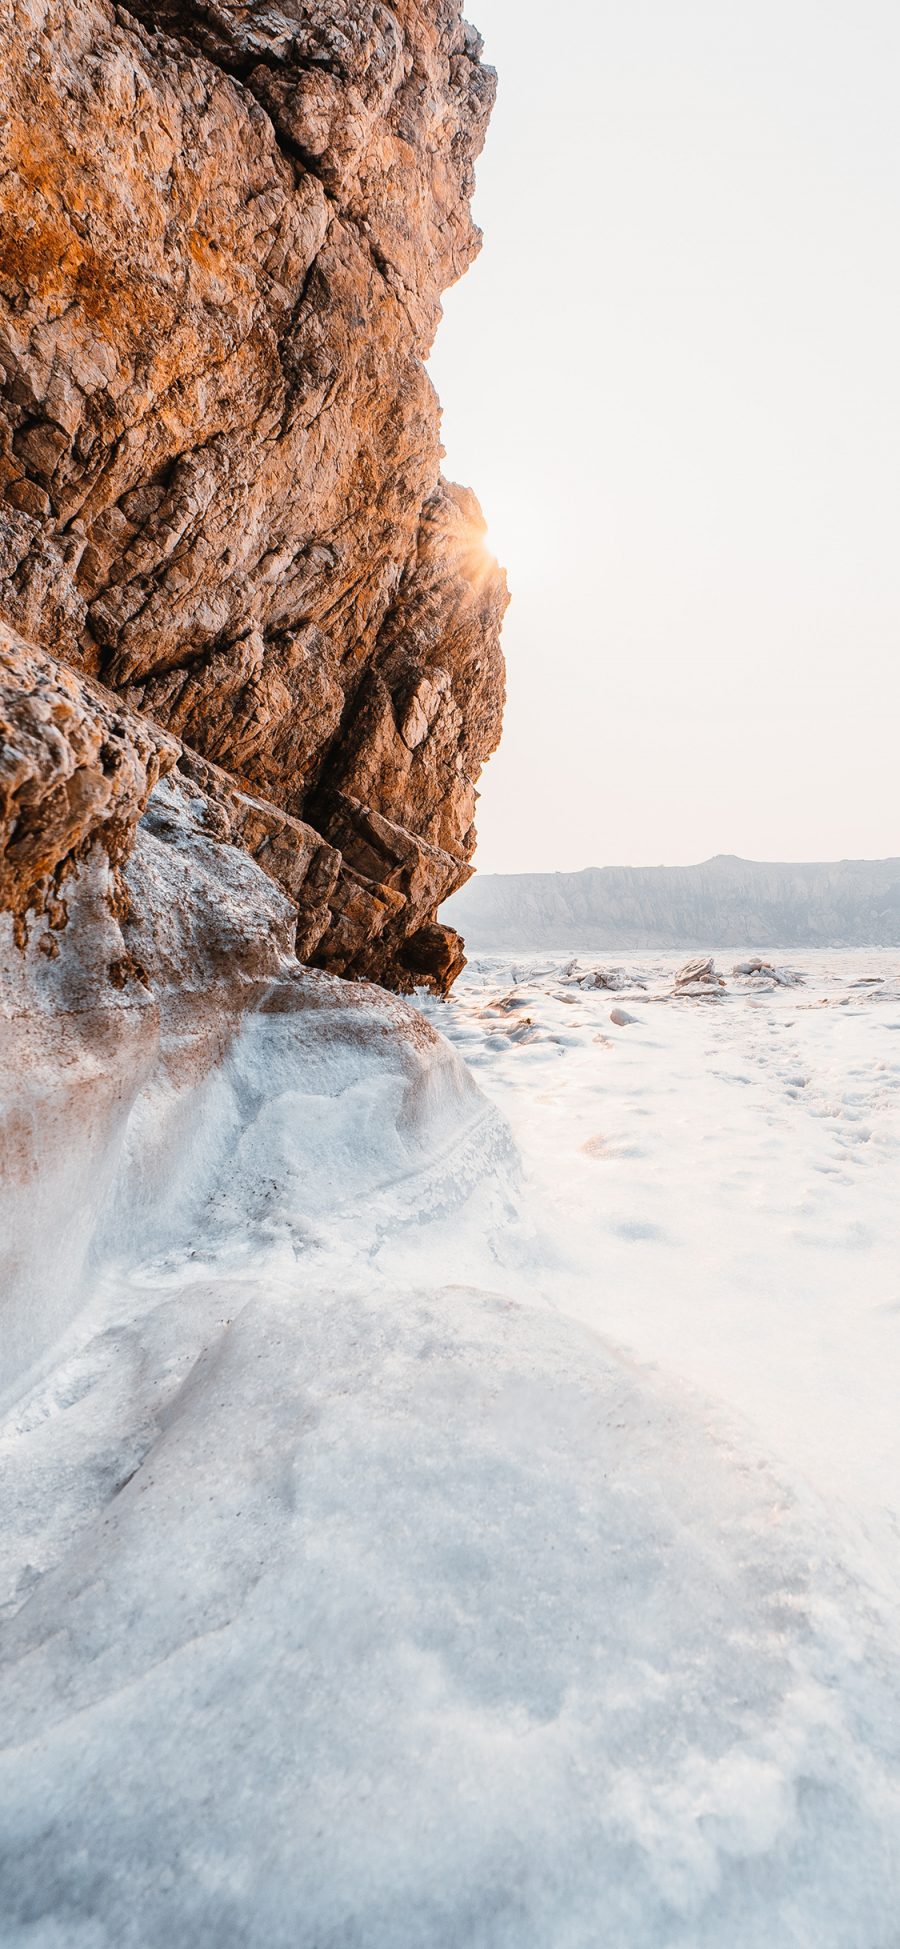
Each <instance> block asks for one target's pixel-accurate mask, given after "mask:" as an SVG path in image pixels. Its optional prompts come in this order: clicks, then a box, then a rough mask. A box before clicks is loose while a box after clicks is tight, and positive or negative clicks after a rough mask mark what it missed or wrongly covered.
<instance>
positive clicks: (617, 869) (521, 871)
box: [451, 852, 900, 898]
mask: <svg viewBox="0 0 900 1949" xmlns="http://www.w3.org/2000/svg"><path fill="white" fill-rule="evenodd" d="M717 860H735V861H737V863H738V865H740V866H895V865H896V866H897V867H900V853H883V854H876V853H844V854H842V855H840V856H837V855H836V856H835V858H834V859H751V858H750V856H749V854H747V853H722V852H719V853H707V854H706V856H705V857H704V858H703V859H687V860H665V859H648V860H638V861H635V860H627V859H607V860H587V861H586V862H585V864H584V866H510V867H498V866H485V867H480V869H479V877H480V878H481V879H484V878H486V877H488V876H490V875H491V874H495V875H503V874H509V875H513V874H516V875H527V876H534V875H537V874H543V873H561V874H572V873H678V872H685V871H686V870H687V869H689V868H690V867H698V866H713V865H715V863H716V861H717ZM451 897H454V898H455V896H451Z"/></svg>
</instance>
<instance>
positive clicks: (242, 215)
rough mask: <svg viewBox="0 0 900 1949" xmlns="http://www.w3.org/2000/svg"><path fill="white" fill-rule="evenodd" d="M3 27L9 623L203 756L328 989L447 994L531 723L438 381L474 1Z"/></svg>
mask: <svg viewBox="0 0 900 1949" xmlns="http://www.w3.org/2000/svg"><path fill="white" fill-rule="evenodd" d="M0 23H2V31H3V46H4V64H3V80H2V84H0V86H2V92H3V97H4V99H3V109H4V117H3V144H4V149H5V154H4V161H3V171H2V175H0V368H2V372H0V377H2V395H0V614H2V615H3V616H5V618H6V619H7V621H8V623H9V624H10V625H11V626H12V628H13V629H14V630H15V631H17V632H18V635H19V638H20V639H24V640H25V641H26V643H27V645H28V646H29V648H28V649H27V651H26V652H25V654H26V656H31V657H32V658H34V657H35V656H37V657H38V658H39V657H40V654H41V653H43V656H44V658H45V660H46V658H47V657H48V656H49V657H51V658H52V659H54V660H56V661H62V662H64V663H65V664H67V665H68V666H70V667H71V669H72V670H74V671H77V672H78V673H79V676H80V677H81V679H82V680H84V681H86V682H87V683H88V684H89V685H91V686H92V688H91V690H90V693H89V694H90V696H91V697H92V698H93V699H94V700H96V709H97V712H98V726H100V727H103V726H106V725H107V723H108V721H109V720H110V713H112V715H113V717H114V716H115V715H116V713H117V712H121V711H122V708H123V707H124V710H125V711H127V712H128V713H129V715H128V717H127V720H126V718H125V717H124V716H123V717H122V720H121V721H122V722H123V723H125V722H126V721H127V724H128V726H129V727H130V728H129V730H128V734H127V735H128V738H129V739H131V740H132V742H133V745H134V753H135V754H138V753H139V751H142V750H143V746H142V744H141V738H144V739H145V740H146V741H148V744H147V749H148V752H149V749H150V747H151V746H152V747H153V749H154V750H157V751H162V750H165V751H167V752H170V751H171V750H172V749H176V751H177V753H178V754H179V755H178V756H177V762H178V765H179V769H180V770H182V772H183V775H184V776H186V777H189V778H192V779H193V780H194V782H195V783H198V786H199V789H202V790H204V791H205V792H206V794H207V796H208V797H209V798H210V800H211V802H212V801H217V802H218V803H219V806H220V814H219V815H216V814H215V812H211V813H210V817H211V819H215V817H216V816H219V817H220V824H221V827H222V832H223V834H224V833H225V831H227V833H228V835H229V837H230V838H238V839H239V840H240V841H241V843H246V844H248V845H249V847H250V849H251V850H252V851H254V852H256V853H257V855H258V856H259V857H260V859H261V863H263V864H266V865H267V868H268V870H269V871H270V872H273V873H274V876H275V877H276V878H278V879H279V880H280V883H281V884H282V886H283V887H284V888H285V889H286V890H287V891H288V892H289V893H290V895H291V897H292V898H294V899H295V901H296V902H297V907H298V934H297V942H298V949H299V951H300V952H301V954H303V955H304V956H305V957H307V958H313V959H315V960H316V961H317V962H318V963H319V964H320V965H321V966H323V967H327V968H329V969H332V970H333V971H335V972H338V973H343V974H350V975H357V974H365V975H370V976H374V977H375V978H377V979H379V980H381V981H384V982H386V983H388V984H390V985H393V986H396V987H401V988H403V987H409V986H411V985H412V984H413V983H414V982H416V981H421V980H424V981H426V982H430V983H431V984H432V985H433V986H436V987H438V988H444V987H446V985H447V984H448V983H449V981H450V980H451V979H452V977H453V974H454V973H455V971H456V970H457V969H458V967H459V965H461V948H460V944H459V942H458V939H457V937H456V936H455V935H454V934H453V932H452V930H448V929H446V928H444V927H442V926H441V925H440V923H438V922H437V921H436V912H437V908H438V906H439V905H440V902H441V901H442V900H443V899H444V898H445V897H446V896H447V895H448V894H449V893H451V892H452V891H453V890H454V889H455V888H457V887H459V886H460V885H462V883H463V882H464V881H465V879H466V878H467V877H468V875H469V872H470V870H471V869H470V864H469V862H470V859H471V855H472V851H473V847H474V826H473V815H474V807H475V796H476V795H475V782H476V779H477V776H478V772H479V769H480V766H481V765H482V763H483V762H484V760H485V758H486V757H487V756H488V754H489V753H490V751H491V750H492V749H493V748H494V746H495V744H496V742H497V738H498V736H499V728H500V713H501V708H502V694H503V673H502V659H501V654H500V649H499V629H500V623H501V620H502V615H503V611H504V608H505V604H506V590H505V583H504V580H503V577H502V575H501V573H500V571H499V570H498V569H497V566H496V563H495V562H494V561H493V560H492V558H491V557H490V555H489V554H488V553H487V551H486V549H485V547H484V539H483V537H484V524H483V522H482V519H481V515H480V512H479V509H478V506H477V503H476V502H475V501H474V499H473V497H472V496H471V495H470V494H469V493H467V492H466V491H464V490H462V489H460V488H457V487H454V486H452V485H451V484H449V483H447V482H445V481H443V480H442V479H441V477H440V471H439V459H440V440H439V409H438V404H437V401H436V398H435V395H434V392H433V389H432V387H431V384H430V381H429V379H428V376H427V372H426V369H425V360H426V357H427V354H428V350H429V347H430V344H431V341H432V337H433V334H434V330H435V327H436V324H437V320H438V318H439V315H440V294H441V292H442V290H443V289H444V288H445V287H446V286H447V285H448V284H449V283H450V282H452V280H453V279H455V278H456V277H458V276H459V275H460V274H461V272H462V271H464V270H465V268H466V266H467V265H468V263H469V262H470V260H471V258H472V256H473V254H474V252H475V250H476V249H477V247H478V241H479V238H478V232H477V231H476V229H475V228H474V226H473V224H472V221H471V218H470V214H469V198H470V194H471V190H472V180H473V178H472V170H473V163H474V159H475V157H476V156H477V153H478V151H479V149H480V146H481V143H482V141H483V137H484V132H485V127H486V123H487V118H488V115H489V112H490V108H491V104H492V101H493V93H494V77H493V73H492V71H491V70H490V69H488V68H486V67H485V66H484V65H483V64H482V62H481V59H480V52H481V49H480V42H479V40H478V37H477V35H476V34H475V33H474V32H473V30H472V29H471V28H469V27H468V26H467V25H466V24H465V23H464V22H462V21H461V19H460V17H459V9H458V0H427V4H426V5H424V6H422V5H421V4H419V0H393V4H392V5H391V6H387V5H382V4H381V3H380V0H333V4H329V5H328V6H327V7H326V6H323V5H321V4H320V0H288V4H287V5H286V6H284V7H282V8H280V9H278V10H274V9H272V8H270V7H268V6H265V5H263V4H262V3H261V0H260V3H259V4H252V3H251V4H249V5H242V6H240V7H238V6H237V5H231V4H222V5H219V4H216V5H208V4H200V0H198V4H196V5H192V4H191V3H190V0H183V3H182V0H170V3H169V4H166V5H163V6H161V7H153V8H151V7H149V6H145V5H144V4H142V0H136V4H135V5H134V6H133V7H132V8H131V9H130V10H129V11H126V10H125V9H124V8H122V7H113V6H111V5H108V4H106V3H105V0H34V4H33V5H30V6H29V7H28V8H27V9H24V10H23V9H21V8H18V9H17V8H13V7H12V6H11V5H7V3H6V0H0ZM42 667H44V668H46V662H45V664H44V666H42ZM31 669H32V665H23V671H24V672H25V677H26V688H27V684H28V682H30V680H31V679H30V676H29V675H28V673H29V672H30V670H31ZM61 681H64V683H65V682H68V679H65V680H62V679H61ZM67 694H74V693H67ZM79 695H80V696H81V697H82V698H84V697H86V696H87V695H88V692H87V691H82V692H81V693H79ZM148 720H149V723H148ZM140 723H145V724H147V729H146V731H145V732H143V733H139V732H137V731H136V730H135V729H134V726H135V725H136V724H140ZM154 727H159V728H158V729H157V728H154ZM160 732H164V733H168V734H169V735H170V737H172V738H174V739H175V740H176V745H175V746H174V747H173V746H171V745H169V744H166V743H165V740H164V739H162V738H161V737H160ZM97 735H98V738H99V739H100V742H101V743H102V742H103V740H104V739H105V737H106V732H105V730H103V729H102V728H101V729H98V734H97ZM98 749H99V745H98ZM132 762H133V763H134V764H137V765H138V768H139V767H140V764H141V763H143V759H142V758H140V757H139V756H137V755H135V757H134V759H133V761H132V760H129V763H132ZM204 767H205V768H206V769H204ZM148 778H149V774H148ZM101 797H102V795H101ZM104 803H105V802H104ZM248 806H250V807H251V808H253V809H252V811H248V810H247V807H248ZM97 815H98V816H97V820H96V825H97V828H98V829H99V827H100V825H106V826H108V825H109V816H108V814H106V815H103V803H101V801H100V800H98V801H97ZM101 815H103V816H101ZM125 823H126V824H127V821H126V822H125ZM79 830H80V829H79ZM124 830H125V825H124V824H123V825H122V832H123V833H124ZM85 836H86V834H85V833H82V834H81V836H80V837H76V836H75V829H74V828H73V841H72V845H73V847H77V845H78V844H81V843H82V841H83V838H84V837H85ZM263 841H265V844H264V845H263ZM261 846H262V847H263V851H262V852H260V850H259V849H260V847H261ZM69 850H70V851H71V850H72V848H70V849H69ZM57 863H58V862H54V864H53V867H52V870H53V871H55V870H56V864H57ZM49 870H51V869H50V868H48V871H49ZM17 897H18V896H17Z"/></svg>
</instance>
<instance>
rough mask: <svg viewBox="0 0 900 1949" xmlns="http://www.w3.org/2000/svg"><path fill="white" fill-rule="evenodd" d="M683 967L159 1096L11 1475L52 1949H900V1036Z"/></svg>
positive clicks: (356, 1027) (262, 1022)
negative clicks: (696, 976) (432, 1036)
mask: <svg viewBox="0 0 900 1949" xmlns="http://www.w3.org/2000/svg"><path fill="white" fill-rule="evenodd" d="M675 965H676V963H675V962H674V961H671V960H670V961H665V960H660V959H659V958H656V959H651V958H650V957H639V958H637V959H635V960H634V961H632V962H630V963H629V966H628V968H627V970H626V971H625V973H624V975H623V977H622V980H621V985H620V986H619V987H618V988H617V989H615V990H610V989H606V988H598V987H595V986H590V985H585V976H587V978H588V981H591V980H594V979H596V976H595V974H594V973H593V966H594V964H592V965H591V966H590V967H589V966H588V965H587V964H582V965H581V966H578V965H575V966H572V964H571V957H567V958H564V957H558V958H556V959H552V958H551V959H545V960H543V961H541V962H540V963H537V962H535V963H533V964H531V965H528V966H526V965H522V964H519V965H513V964H511V963H509V962H500V961H497V960H496V959H491V960H484V961H482V962H479V963H478V964H477V965H476V966H475V967H473V968H471V969H470V970H469V971H468V972H467V974H466V976H465V977H464V979H463V981H462V983H461V984H460V986H459V988H458V989H457V991H456V995H455V998H454V1000H453V1001H452V1002H451V1003H450V1004H448V1005H446V1006H438V1005H429V1006H428V1007H427V1008H426V1011H425V1012H426V1013H427V1014H428V1015H429V1016H430V1017H431V1019H432V1020H433V1021H435V1022H436V1023H437V1024H438V1025H439V1026H440V1028H441V1029H442V1030H443V1031H444V1032H445V1034H446V1035H448V1036H449V1038H450V1041H451V1043H452V1044H453V1045H455V1047H456V1048H457V1050H458V1051H459V1053H460V1054H461V1055H463V1056H464V1057H465V1059H466V1062H467V1064H468V1065H469V1073H468V1074H467V1072H466V1071H465V1070H464V1069H463V1068H462V1067H461V1066H460V1065H459V1064H458V1063H457V1062H455V1061H454V1059H453V1057H452V1055H451V1053H450V1051H449V1050H447V1049H446V1048H445V1047H443V1046H442V1045H440V1044H434V1043H430V1042H429V1041H428V1039H427V1036H425V1034H424V1031H423V1032H422V1033H421V1035H420V1036H417V1034H416V1029H415V1019H414V1018H410V1026H409V1027H408V1028H407V1029H406V1030H405V1031H404V1032H403V1035H400V1033H399V1031H398V1030H397V1029H396V1027H392V1022H391V1019H390V1018H389V1016H384V1017H382V1016H380V1015H379V1014H378V1011H377V1009H376V1010H375V1011H374V1012H373V1013H372V1014H371V1015H367V1014H366V1012H365V1011H364V1010H363V1011H361V1012H360V1015H359V1018H358V1020H355V1018H354V1014H353V1011H352V1010H347V1009H346V1008H345V1009H343V1010H342V1009H341V1008H340V1007H335V1006H333V1005H332V1001H333V997H332V995H331V991H329V990H326V991H325V996H324V1001H323V1003H321V1004H317V1006H316V1008H315V1009H314V1010H313V1012H312V1014H309V1013H307V1012H305V1011H304V1010H302V1009H301V1011H300V1013H299V1014H294V1015H285V1014H284V1013H279V1012H277V1011H276V1012H269V1013H268V1014H265V1013H262V1014H257V1015H255V1016H254V1017H252V1018H251V1019H250V1021H249V1022H248V1023H247V1024H246V1025H245V1028H244V1029H243V1030H242V1032H241V1034H240V1036H239V1038H238V1041H237V1044H236V1046H235V1048H234V1049H233V1050H232V1052H231V1053H230V1054H229V1056H228V1057H227V1059H226V1061H225V1062H224V1063H223V1064H222V1065H221V1067H220V1069H219V1070H218V1071H217V1072H216V1073H215V1074H214V1075H213V1076H212V1077H211V1078H209V1079H207V1081H206V1082H205V1083H204V1084H203V1088H202V1091H201V1092H200V1093H198V1094H197V1097H196V1100H195V1099H194V1098H190V1099H189V1100H188V1105H189V1107H188V1109H187V1110H185V1109H184V1108H183V1107H182V1108H181V1109H179V1111H178V1114H177V1117H174V1116H173V1114H172V1107H171V1103H170V1102H168V1101H167V1100H164V1097H165V1092H163V1093H162V1094H160V1092H157V1093H156V1094H154V1092H153V1090H152V1089H151V1090H150V1092H149V1093H148V1094H147V1095H146V1096H145V1098H143V1099H142V1101H141V1104H140V1106H139V1109H140V1115H139V1117H138V1119H137V1125H136V1127H135V1130H134V1132H133V1134H132V1139H131V1141H132V1143H133V1146H134V1154H133V1156H132V1157H131V1160H130V1163H129V1159H128V1158H127V1157H126V1160H125V1166H126V1168H125V1169H124V1172H123V1173H120V1178H121V1182H120V1186H119V1191H118V1194H117V1202H116V1204H115V1205H114V1207H113V1209H112V1210H111V1211H110V1212H109V1213H108V1214H107V1216H106V1219H105V1221H104V1224H105V1229H104V1228H103V1227H101V1232H100V1235H99V1243H98V1247H97V1252H96V1265H95V1275H94V1288H93V1295H92V1297H91V1298H90V1300H89V1302H88V1303H87V1304H86V1305H85V1307H84V1309H83V1311H82V1312H81V1313H80V1315H79V1317H78V1319H77V1320H75V1321H74V1322H73V1324H72V1327H71V1329H70V1331H69V1334H68V1337H67V1338H66V1340H65V1341H64V1342H62V1343H60V1344H59V1345H58V1346H57V1348H56V1350H55V1352H54V1353H53V1354H52V1355H51V1356H49V1357H48V1358H47V1359H46V1360H45V1362H44V1365H43V1367H42V1369H41V1371H40V1372H39V1373H37V1372H36V1373H35V1374H34V1375H33V1377H32V1380H31V1383H30V1385H29V1386H28V1387H27V1388H25V1389H23V1391H22V1392H21V1393H20V1395H19V1397H18V1398H17V1400H16V1401H15V1402H14V1403H13V1404H12V1405H11V1406H10V1408H9V1410H8V1412H7V1414H6V1417H5V1420H4V1421H3V1423H2V1427H0V1463H2V1468H3V1481H4V1518H5V1520H4V1525H3V1533H2V1538H0V1551H2V1587H0V1604H2V1606H3V1608H2V1610H0V1619H2V1632H0V1636H2V1647H0V1648H2V1658H0V1739H2V1747H0V1835H2V1862H0V1941H2V1942H3V1943H4V1944H7V1943H8V1944H10V1945H12V1944H15V1945H16V1946H17V1949H18V1946H19V1945H23V1946H24V1945H26V1944H27V1945H28V1949H36V1946H39V1949H45V1946H47V1949H50V1946H51V1945H52V1949H63V1945H65V1949H68V1945H74V1949H101V1946H102V1949H107V1945H113V1944H115V1945H117V1946H118V1945H120V1944H121V1945H136V1946H137V1945H139V1946H140V1949H145V1945H147V1946H148V1949H152V1946H153V1945H156V1944H160V1945H162V1944H165V1945H166V1946H167V1949H172V1945H182V1944H184V1945H190V1946H191V1949H194V1946H195V1945H197V1946H198V1949H205V1945H210V1949H211V1946H212V1945H216V1949H220V1946H223V1949H229V1946H230V1945H235V1949H237V1945H251V1946H252V1949H256V1945H260V1949H262V1945H265V1949H272V1946H273V1945H274V1946H275V1949H281V1945H284V1949H298V1946H299V1949H338V1945H341V1949H351V1946H355V1945H358V1946H359V1949H451V1945H452V1949H468V1945H472V1946H473V1949H600V1945H603V1949H644V1945H647V1949H674V1945H685V1946H687V1945H691V1946H692V1949H693V1946H694V1945H696V1949H712V1946H713V1945H715V1946H716V1949H782V1945H784V1946H785V1949H786V1946H787V1945H805V1946H807V1949H896V1945H897V1944H898V1942H900V1923H898V1919H897V1918H898V1915H900V1851H898V1844H897V1836H898V1833H900V1594H898V1593H900V1574H898V1566H900V1549H898V1545H897V1529H896V1518H897V1512H898V1509H900V1456H898V1446H897V1440H896V1434H895V1423H896V1413H895V1409H894V1402H895V1398H896V1391H897V1378H898V1373H900V1358H898V1356H900V1292H898V1284H900V1257H898V1252H897V1245H898V1239H897V1232H898V1218H897V1199H896V1173H897V1140H898V1121H897V1104H898V1094H897V1089H898V1082H900V987H898V985H897V980H896V975H895V972H894V968H893V965H892V958H891V961H890V962H889V961H888V960H885V959H883V958H881V957H877V956H867V957H858V956H853V957H840V956H833V957H831V958H828V957H812V956H806V957H804V958H803V961H802V972H803V973H804V974H805V977H806V979H805V982H804V984H803V985H802V986H801V985H798V986H791V987H784V986H781V985H772V984H766V983H764V982H762V983H761V982H760V981H759V980H755V979H754V978H752V977H741V978H738V980H736V981H732V980H731V979H730V978H729V982H728V986H727V988H726V989H724V990H719V989H717V988H716V989H711V988H702V989H699V990H698V991H697V992H696V993H693V994H691V995H689V996H684V997H679V998H677V999H675V998H673V993H672V989H673V975H674V968H675ZM726 967H730V961H729V962H728V963H727V964H726ZM876 977H878V978H879V979H878V981H877V983H876ZM863 982H866V983H869V984H871V985H868V986H860V985H858V984H859V983H863ZM613 1012H616V1013H617V1014H619V1015H620V1016H622V1015H624V1016H626V1017H632V1018H633V1019H631V1020H625V1021H624V1022H622V1021H619V1022H615V1021H613V1020H611V1019H610V1018H611V1014H612V1013H613ZM472 1077H474V1078H477V1081H478V1082H479V1083H480V1084H481V1086H482V1087H481V1092H479V1090H478V1089H477V1088H476V1087H475V1084H474V1083H473V1081H472V1080H471V1078H472ZM166 1090H168V1092H169V1095H170V1096H171V1082H168V1083H167V1084H166ZM510 1133H511V1134H510ZM176 1136H177V1139H178V1144H179V1145H180V1150H179V1152H178V1155H177V1157H174V1156H173V1154H172V1153H173V1147H175V1138H176ZM163 1138H165V1140H166V1141H165V1142H163V1141H162V1139H163ZM148 1155H150V1156H152V1157H153V1158H154V1160H155V1162H154V1168H153V1174H152V1175H151V1177H150V1178H149V1179H148V1177H147V1173H146V1166H145V1164H144V1163H142V1159H146V1157H147V1156H148Z"/></svg>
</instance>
